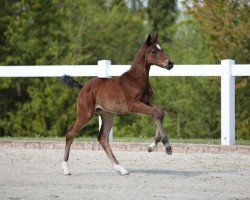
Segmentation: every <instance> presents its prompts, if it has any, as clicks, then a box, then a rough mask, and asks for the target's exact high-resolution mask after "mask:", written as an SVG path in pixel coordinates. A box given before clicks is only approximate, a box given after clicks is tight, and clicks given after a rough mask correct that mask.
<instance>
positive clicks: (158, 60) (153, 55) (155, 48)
mask: <svg viewBox="0 0 250 200" xmlns="http://www.w3.org/2000/svg"><path fill="white" fill-rule="evenodd" d="M157 38H158V35H157V34H156V35H155V36H153V37H151V35H148V38H147V40H146V42H145V46H146V61H147V63H148V64H149V65H157V66H159V67H162V68H166V69H168V70H170V69H172V68H173V66H174V62H172V61H171V60H170V59H169V58H168V56H167V55H166V54H165V53H164V51H163V49H162V48H161V46H160V45H159V44H157Z"/></svg>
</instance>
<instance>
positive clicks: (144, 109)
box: [131, 102, 172, 155]
mask: <svg viewBox="0 0 250 200" xmlns="http://www.w3.org/2000/svg"><path fill="white" fill-rule="evenodd" d="M131 112H133V113H138V114H144V115H150V116H152V117H153V118H154V119H155V121H156V124H157V132H156V137H155V141H154V142H153V143H152V144H151V145H152V147H153V148H154V147H155V146H156V145H157V144H158V143H159V141H160V140H159V138H161V141H162V143H163V144H164V146H165V148H166V153H167V154H168V155H171V154H172V147H171V145H170V144H169V139H168V136H167V134H166V132H165V130H164V128H163V125H162V122H163V118H164V111H163V110H162V109H161V108H159V107H157V106H148V105H146V104H144V103H141V102H137V103H133V105H132V106H131ZM159 135H160V137H159ZM150 150H151V148H150V149H149V151H150Z"/></svg>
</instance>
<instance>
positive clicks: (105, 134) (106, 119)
mask: <svg viewBox="0 0 250 200" xmlns="http://www.w3.org/2000/svg"><path fill="white" fill-rule="evenodd" d="M98 114H99V115H100V116H101V119H102V126H101V130H100V133H99V135H98V138H97V139H98V141H99V143H100V144H101V145H102V147H103V149H104V151H105V152H106V154H107V156H108V158H109V160H110V161H111V163H112V164H113V167H114V168H115V170H116V171H117V172H119V173H121V175H127V174H129V173H128V171H127V170H126V169H125V168H123V167H122V166H121V165H120V164H119V162H118V161H117V159H116V157H115V156H114V154H113V152H112V150H111V148H110V145H109V132H110V129H111V128H112V125H113V122H114V114H111V113H107V112H104V111H99V112H98Z"/></svg>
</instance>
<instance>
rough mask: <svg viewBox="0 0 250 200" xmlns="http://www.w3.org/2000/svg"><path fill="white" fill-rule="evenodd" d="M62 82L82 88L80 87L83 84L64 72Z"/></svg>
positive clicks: (72, 86)
mask: <svg viewBox="0 0 250 200" xmlns="http://www.w3.org/2000/svg"><path fill="white" fill-rule="evenodd" d="M62 82H63V83H65V84H66V85H67V86H69V87H71V88H78V89H82V87H83V85H82V84H81V83H79V82H77V81H75V80H74V79H73V78H72V77H71V76H69V75H66V74H65V75H63V77H62Z"/></svg>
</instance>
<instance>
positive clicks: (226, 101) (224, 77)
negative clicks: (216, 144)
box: [0, 60, 250, 145]
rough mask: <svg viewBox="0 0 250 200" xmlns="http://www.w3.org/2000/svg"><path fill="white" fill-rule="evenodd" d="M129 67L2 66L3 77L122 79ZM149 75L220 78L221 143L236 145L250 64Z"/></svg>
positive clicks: (105, 64)
mask: <svg viewBox="0 0 250 200" xmlns="http://www.w3.org/2000/svg"><path fill="white" fill-rule="evenodd" d="M129 68H130V65H111V61H109V60H101V61H98V65H53V66H48V65H39V66H1V67H0V78H1V77H2V78H3V77H60V76H63V75H64V74H68V75H71V76H87V77H89V76H98V77H111V76H120V75H121V74H122V73H124V72H125V71H127V70H128V69H129ZM150 76H220V77H221V144H222V145H231V144H235V76H250V65H236V64H235V61H234V60H222V61H221V64H220V65H175V66H174V68H173V69H172V70H170V71H168V70H165V69H162V68H159V67H156V66H152V68H151V70H150ZM100 123H101V122H100V121H99V124H100ZM112 138H113V133H112V131H111V133H110V139H111V140H112Z"/></svg>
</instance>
